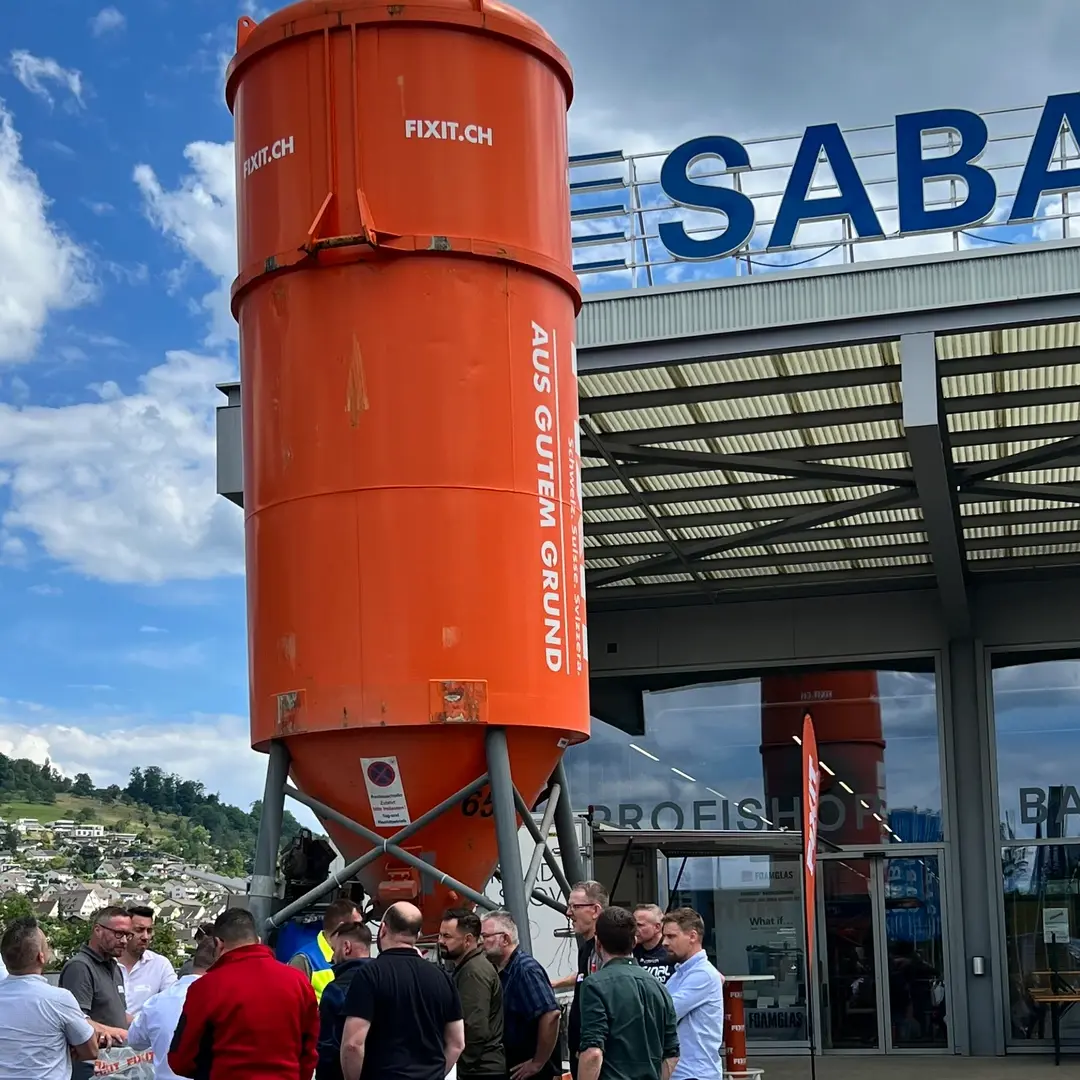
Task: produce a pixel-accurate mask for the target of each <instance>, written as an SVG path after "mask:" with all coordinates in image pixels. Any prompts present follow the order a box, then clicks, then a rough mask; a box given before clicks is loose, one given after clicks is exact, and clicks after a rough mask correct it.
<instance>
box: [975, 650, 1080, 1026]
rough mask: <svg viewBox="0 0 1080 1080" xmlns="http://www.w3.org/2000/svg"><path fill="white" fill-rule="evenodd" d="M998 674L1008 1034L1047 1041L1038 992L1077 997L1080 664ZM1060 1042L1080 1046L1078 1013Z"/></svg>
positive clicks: (1002, 669)
mask: <svg viewBox="0 0 1080 1080" xmlns="http://www.w3.org/2000/svg"><path fill="white" fill-rule="evenodd" d="M998 663H999V665H1000V666H997V667H996V669H995V670H994V673H993V693H994V727H995V737H996V750H997V774H998V785H997V787H998V810H999V813H998V818H999V824H998V827H999V830H1000V837H1001V877H1002V880H1001V895H1002V903H1003V905H1004V917H1005V918H1004V922H1005V959H1006V965H1007V970H1008V1006H1009V1016H1008V1021H1009V1022H1008V1028H1007V1030H1008V1032H1009V1036H1010V1041H1012V1042H1013V1043H1015V1044H1020V1045H1023V1044H1030V1043H1033V1042H1034V1043H1037V1044H1039V1043H1041V1044H1048V1043H1049V1042H1050V1040H1051V1018H1050V1008H1049V1006H1048V1005H1047V1004H1046V1003H1045V1002H1043V1001H1040V1000H1039V998H1040V991H1042V992H1043V993H1045V992H1046V991H1047V990H1049V989H1058V990H1061V989H1076V988H1077V987H1080V843H1068V842H1066V841H1068V840H1070V839H1073V840H1075V838H1077V837H1080V795H1078V793H1077V792H1078V787H1080V768H1078V765H1080V660H1075V659H1062V660H1044V661H1040V662H1036V663H1021V664H1018V663H1008V662H1004V661H998ZM1061 1040H1062V1043H1063V1044H1065V1045H1068V1044H1072V1045H1074V1046H1075V1045H1076V1044H1077V1043H1080V1006H1077V1005H1071V1006H1069V1007H1067V1008H1065V1009H1063V1010H1062V1015H1061Z"/></svg>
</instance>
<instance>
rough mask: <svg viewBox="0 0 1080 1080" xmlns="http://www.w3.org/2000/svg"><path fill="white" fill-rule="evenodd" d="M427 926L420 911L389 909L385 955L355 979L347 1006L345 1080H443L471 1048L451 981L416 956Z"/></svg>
mask: <svg viewBox="0 0 1080 1080" xmlns="http://www.w3.org/2000/svg"><path fill="white" fill-rule="evenodd" d="M422 924H423V916H422V915H421V913H420V909H419V908H418V907H416V905H415V904H409V903H405V902H404V901H402V902H400V903H397V904H393V905H391V906H390V907H388V908H387V909H386V914H384V915H383V918H382V923H381V925H380V926H379V937H378V944H379V955H378V956H377V957H376V958H375V960H374V961H372V962H371V963H370V964H365V965H364V966H363V967H362V968H360V969H359V970H358V971H357V973H356V975H355V976H354V977H353V981H352V985H351V986H350V987H349V993H348V995H347V997H346V998H345V1007H344V1009H343V1010H342V1015H343V1016H345V1017H346V1020H345V1030H344V1033H343V1035H342V1039H341V1062H340V1064H341V1077H342V1080H360V1073H361V1072H363V1074H364V1080H402V1078H403V1077H404V1078H407V1080H443V1078H444V1077H445V1076H446V1075H447V1074H448V1073H449V1072H450V1070H451V1069H452V1068H453V1067H454V1066H455V1065H456V1064H457V1059H458V1057H459V1056H460V1055H461V1051H462V1050H463V1049H464V1048H465V1024H464V1022H463V1020H462V1016H461V999H460V998H459V997H458V992H457V988H456V987H455V986H454V982H453V979H452V978H451V977H450V975H449V974H448V973H447V972H445V971H444V970H443V969H442V968H441V967H439V966H438V965H436V964H432V963H430V962H429V961H427V960H425V959H424V958H423V957H422V956H421V955H420V954H419V953H418V952H417V949H416V942H417V939H418V938H419V936H420V928H421V926H422ZM324 1077H326V1078H327V1080H330V1078H329V1074H320V1077H319V1080H324ZM332 1080H337V1078H336V1077H334V1078H332Z"/></svg>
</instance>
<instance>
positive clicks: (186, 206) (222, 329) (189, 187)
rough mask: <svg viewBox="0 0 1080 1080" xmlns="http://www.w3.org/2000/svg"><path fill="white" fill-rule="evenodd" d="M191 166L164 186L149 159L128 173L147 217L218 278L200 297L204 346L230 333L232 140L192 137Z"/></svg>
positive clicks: (233, 241) (233, 254)
mask: <svg viewBox="0 0 1080 1080" xmlns="http://www.w3.org/2000/svg"><path fill="white" fill-rule="evenodd" d="M184 157H186V158H187V160H188V164H189V165H190V167H191V172H190V173H189V174H188V175H187V176H185V177H184V178H183V179H182V180H181V182H180V186H179V187H178V188H176V189H175V190H173V191H167V190H166V189H165V188H163V187H162V186H161V182H160V181H159V180H158V178H157V176H156V175H155V173H154V170H153V169H152V168H151V167H150V166H149V165H137V166H136V167H135V173H134V179H135V183H136V184H137V185H138V187H139V190H140V191H141V192H142V196H143V204H144V207H145V210H146V214H147V216H148V217H149V218H150V220H151V221H152V222H153V223H154V224H155V225H156V226H157V227H158V228H159V229H160V230H161V231H162V232H163V233H164V234H165V235H166V236H168V237H170V238H171V239H172V240H174V241H175V242H176V243H177V244H179V246H180V247H181V249H182V250H183V251H184V253H185V255H186V256H187V257H188V260H189V261H190V260H195V261H196V262H198V263H200V264H201V265H202V266H203V267H204V268H205V269H206V270H208V271H209V272H210V273H211V274H212V275H213V276H214V277H215V278H216V279H217V281H218V284H217V287H216V288H215V289H214V290H213V291H212V292H210V293H208V294H207V295H206V296H204V297H203V298H202V302H201V309H202V310H203V311H205V312H206V313H207V315H209V317H210V330H209V336H208V337H207V339H206V344H207V345H208V346H211V347H214V346H218V345H221V344H223V343H225V342H229V341H233V340H235V338H236V323H235V321H234V320H233V317H232V315H231V314H230V312H229V286H230V283H231V282H232V279H233V278H234V277H235V276H236V173H235V167H234V156H233V144H232V143H231V142H230V143H210V142H194V143H191V144H190V145H189V146H187V147H186V148H185V150H184Z"/></svg>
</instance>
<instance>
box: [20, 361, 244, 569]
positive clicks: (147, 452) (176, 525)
mask: <svg viewBox="0 0 1080 1080" xmlns="http://www.w3.org/2000/svg"><path fill="white" fill-rule="evenodd" d="M233 376H234V368H233V366H232V363H231V362H230V361H227V360H225V359H222V358H218V357H209V356H198V355H195V354H193V353H188V352H171V353H168V354H167V355H166V359H165V363H163V364H161V365H159V366H158V367H155V368H152V369H151V370H150V371H148V372H147V373H146V374H145V375H143V376H142V377H141V378H140V379H139V388H138V390H136V391H135V392H134V393H132V394H123V393H122V392H121V391H120V389H119V387H118V386H117V385H116V384H115V383H112V382H107V383H104V384H102V385H100V386H97V387H96V388H95V390H96V393H97V395H98V399H97V400H96V401H90V402H85V403H80V404H78V405H69V406H64V407H62V408H42V407H27V408H22V409H18V408H14V407H12V406H8V405H0V464H3V465H4V466H6V468H7V469H8V470H9V471H10V473H11V479H10V506H9V509H8V511H7V513H6V514H5V515H4V519H3V524H4V525H5V526H6V528H7V529H8V530H9V531H10V532H11V533H12V534H19V535H24V534H32V535H33V536H35V537H36V538H37V540H38V542H39V543H40V544H41V546H42V547H43V548H44V550H45V552H46V553H47V554H48V555H50V556H51V557H52V558H54V559H56V560H58V561H60V562H63V563H66V564H67V565H69V566H72V567H73V568H74V569H76V570H79V571H81V572H82V573H84V574H87V575H89V576H91V577H95V578H99V579H101V580H104V581H112V582H161V581H165V580H167V579H170V578H211V577H215V576H217V575H220V574H238V573H242V572H243V544H242V525H241V520H240V514H239V512H238V511H237V510H236V508H235V507H233V506H232V505H231V504H230V503H228V502H226V501H225V500H224V499H222V498H220V497H219V496H218V495H217V493H216V482H215V434H214V406H215V405H216V404H217V400H216V398H217V396H218V395H217V391H216V390H215V389H214V384H215V383H217V382H222V381H224V380H227V379H229V378H232V377H233ZM15 538H16V539H18V538H19V537H18V535H16V536H15Z"/></svg>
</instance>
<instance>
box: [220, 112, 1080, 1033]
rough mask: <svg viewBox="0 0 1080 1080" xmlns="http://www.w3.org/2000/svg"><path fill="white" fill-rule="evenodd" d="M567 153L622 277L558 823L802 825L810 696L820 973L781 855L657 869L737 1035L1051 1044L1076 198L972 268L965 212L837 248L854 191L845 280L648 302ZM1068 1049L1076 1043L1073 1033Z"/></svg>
mask: <svg viewBox="0 0 1080 1080" xmlns="http://www.w3.org/2000/svg"><path fill="white" fill-rule="evenodd" d="M1070 101H1071V98H1070ZM1067 104H1068V103H1067ZM1075 104H1076V103H1075V102H1072V103H1071V105H1070V107H1073V106H1075ZM1049 108H1050V106H1049V103H1048V105H1047V109H1048V110H1049ZM1057 122H1058V126H1059V128H1060V126H1061V117H1060V116H1058V117H1057ZM1043 126H1045V125H1044V124H1043V123H1042V122H1041V121H1040V125H1039V131H1041V129H1042V127H1043ZM1067 126H1068V125H1066V127H1067ZM1040 137H1041V136H1040V135H1039V133H1038V131H1037V132H1036V135H1035V140H1036V144H1035V149H1033V150H1032V155H1033V157H1037V156H1038V154H1037V153H1036V151H1037V150H1038V146H1039V143H1038V140H1039V138H1040ZM950 139H951V136H950ZM991 141H993V140H991ZM1044 141H1045V140H1044ZM950 145H951V143H950ZM834 149H835V145H834ZM1044 149H1045V148H1044ZM874 153H876V151H873V150H867V151H866V155H865V156H866V157H868V158H869V157H872V156H873V155H874ZM801 156H802V150H800V151H799V155H798V157H799V158H801ZM854 157H856V158H858V157H859V154H855V155H854ZM1069 160H1070V159H1069V158H1068V155H1067V153H1066V151H1064V150H1063V151H1062V162H1061V164H1062V167H1063V168H1064V167H1065V166H1066V164H1067V162H1068V161H1069ZM572 164H573V166H574V168H572V170H571V188H572V191H574V193H575V196H576V200H577V201H576V202H575V207H576V209H575V213H574V216H575V221H576V222H583V223H587V222H593V223H594V226H595V227H593V228H592V229H591V231H590V230H588V229H587V230H586V231H585V232H582V231H581V228H580V225H576V226H575V227H576V228H577V229H578V233H577V235H576V238H575V239H576V243H577V245H578V247H579V248H581V247H589V248H592V249H594V248H596V247H598V246H600V247H603V245H608V248H607V249H605V250H603V251H601V252H600V254H599V255H598V256H589V259H590V261H584V262H582V263H581V264H580V265H579V267H578V270H579V273H581V274H582V275H583V279H586V278H587V277H588V276H589V275H593V276H594V278H595V280H596V281H598V282H600V284H601V287H602V288H606V287H612V286H619V288H617V289H613V290H612V291H594V292H591V293H589V294H588V296H587V299H586V302H585V305H584V308H583V311H582V313H581V316H580V318H579V322H578V343H577V349H578V352H577V357H578V379H579V392H580V401H581V415H582V419H581V446H580V451H581V459H582V466H583V468H582V478H581V479H582V484H581V491H582V495H583V508H584V518H585V543H586V568H587V589H588V592H587V598H588V628H589V633H588V640H589V664H590V670H591V698H592V703H591V711H592V714H593V727H592V737H591V739H590V741H589V742H588V743H586V744H583V745H580V746H577V747H573V748H571V749H570V750H569V751H568V752H567V756H566V765H567V771H568V776H569V780H570V784H571V789H572V795H573V800H574V804H575V806H576V807H578V808H581V809H584V808H585V807H591V808H592V811H593V813H594V815H595V817H596V818H597V819H599V820H606V821H610V822H611V823H612V824H614V825H617V826H620V827H623V828H641V829H663V830H672V829H677V830H686V831H693V830H720V829H723V830H738V831H744V832H767V831H769V830H777V829H786V828H791V829H798V827H799V826H798V822H799V820H800V817H799V813H800V807H799V794H800V791H801V784H800V777H799V756H798V752H799V751H798V746H797V745H796V743H795V740H794V738H793V736H794V735H795V734H796V733H797V732H798V731H799V730H801V720H802V717H803V715H804V713H805V712H806V711H807V710H809V711H810V712H811V714H812V715H813V716H814V719H815V724H816V727H817V729H818V741H819V747H820V753H821V760H822V765H823V770H824V775H823V777H822V779H823V785H822V797H821V839H822V845H821V848H820V866H819V873H818V889H819V893H818V897H817V911H818V917H817V922H818V929H817V933H818V942H817V957H818V962H817V964H816V965H815V968H816V970H813V971H809V972H808V971H807V965H806V947H805V945H806V943H805V940H804V934H803V929H802V920H801V914H800V913H801V910H802V897H801V893H800V889H801V875H800V874H799V873H798V868H797V865H796V863H797V860H796V859H794V858H792V857H782V856H776V855H773V856H762V857H738V858H734V857H732V858H720V859H718V858H704V857H703V858H700V859H678V860H670V861H669V864H668V866H667V871H666V873H667V875H668V877H667V880H666V882H665V883H664V884H665V888H666V891H667V894H668V895H669V897H671V898H672V899H675V900H678V901H679V902H689V903H692V904H693V905H694V906H695V907H697V908H698V909H699V910H701V911H702V913H703V915H704V916H705V918H706V922H707V929H708V931H709V938H710V941H709V948H710V951H711V952H712V953H713V955H714V956H715V957H716V959H717V962H718V963H719V965H720V966H721V968H722V969H725V970H728V971H729V972H738V973H741V974H762V975H768V976H770V977H771V978H770V980H769V981H767V982H763V983H759V984H757V988H756V990H754V991H752V993H751V994H750V995H749V997H750V1000H748V1010H749V1011H748V1020H747V1026H748V1036H749V1038H750V1041H751V1046H752V1047H754V1048H756V1050H757V1052H759V1053H762V1052H766V1053H767V1052H799V1051H802V1052H805V1050H806V1048H808V1047H809V1045H810V1042H811V1037H813V1042H814V1044H815V1045H816V1046H817V1047H819V1048H820V1049H821V1051H822V1052H824V1053H838V1054H840V1053H860V1054H879V1053H880V1054H893V1053H900V1054H903V1053H921V1054H927V1053H930V1054H966V1055H999V1054H1004V1053H1024V1052H1032V1051H1040V1052H1044V1051H1046V1050H1047V1049H1048V1047H1049V1044H1050V1020H1049V1016H1048V1014H1047V1008H1046V1006H1045V1005H1041V1004H1040V1003H1039V1002H1038V1001H1037V1000H1036V999H1035V998H1034V997H1033V995H1032V990H1033V989H1034V988H1035V987H1036V986H1037V985H1039V980H1040V979H1042V978H1043V976H1044V975H1045V973H1047V972H1051V971H1062V972H1064V971H1073V972H1074V973H1075V972H1076V971H1077V970H1078V969H1080V794H1078V792H1080V573H1078V567H1080V562H1078V553H1080V531H1078V529H1077V523H1078V522H1080V471H1078V470H1080V391H1078V390H1077V387H1078V385H1080V291H1078V283H1080V246H1077V244H1076V243H1075V242H1074V241H1073V240H1072V239H1071V230H1070V221H1071V219H1070V217H1069V213H1068V206H1067V203H1063V202H1062V200H1061V198H1060V196H1059V197H1058V203H1057V209H1056V211H1054V208H1053V207H1050V208H1047V207H1046V206H1043V207H1042V209H1041V210H1040V213H1042V214H1043V216H1044V220H1046V221H1053V222H1054V223H1055V226H1056V227H1058V228H1059V229H1060V231H1061V234H1062V239H1060V240H1056V241H1043V242H1030V243H1028V242H1021V239H1022V238H1017V237H1016V236H1015V235H1012V239H1008V238H1004V239H1003V242H1002V243H1001V244H999V245H996V246H993V245H991V246H987V247H983V248H981V249H979V250H974V249H973V247H972V245H970V244H966V243H965V244H962V243H960V236H961V233H962V232H963V227H964V226H965V223H964V222H963V221H961V222H959V225H958V228H957V230H956V231H955V232H954V234H953V240H954V241H955V243H953V244H952V245H951V247H952V250H949V246H946V249H945V250H944V251H943V252H942V253H940V254H932V255H928V256H917V257H913V258H905V259H898V260H891V261H882V260H879V261H867V260H862V261H860V260H859V259H858V258H857V257H856V254H855V253H856V250H857V249H858V245H859V242H860V240H861V239H868V238H866V237H859V236H857V235H854V234H853V233H852V229H851V225H852V221H855V222H856V224H858V222H857V220H856V219H857V217H858V215H855V217H853V216H852V214H851V213H850V211H851V203H850V200H847V201H845V200H844V199H843V198H841V203H840V204H839V206H838V208H836V207H834V209H838V212H837V213H835V214H833V215H832V217H833V218H835V219H836V220H835V221H834V222H833V224H836V225H837V226H838V227H841V231H840V233H838V236H839V240H838V241H837V246H839V247H840V248H842V256H843V261H841V262H840V263H838V264H834V265H828V266H824V267H820V268H811V269H809V270H807V269H805V268H801V267H800V268H794V267H792V268H790V269H783V268H781V269H780V270H778V271H776V270H775V268H773V271H772V272H768V273H760V272H754V249H753V239H752V236H751V240H750V241H749V245H750V246H748V247H747V246H744V247H743V248H742V249H741V251H740V252H736V253H735V254H734V255H730V253H728V254H729V255H730V259H729V263H728V265H729V270H728V271H727V272H726V273H718V274H714V275H713V276H712V277H707V278H706V279H705V280H696V281H682V282H681V283H671V282H678V281H679V278H680V276H685V275H681V268H685V267H686V266H687V265H688V264H687V263H686V262H677V261H675V260H673V259H671V258H665V257H663V256H662V255H659V256H658V255H656V245H657V243H661V244H663V243H666V242H665V241H663V240H662V237H663V232H662V229H658V228H657V227H656V226H655V225H652V226H650V225H648V224H647V223H646V221H645V219H646V216H647V215H649V214H650V213H653V212H657V211H663V212H666V210H670V209H671V207H672V203H671V202H670V201H669V202H667V203H666V204H665V203H663V201H662V200H661V201H659V202H658V201H656V200H653V201H652V202H650V201H649V191H648V187H649V184H650V183H652V184H655V182H656V181H655V178H653V179H651V180H650V179H648V178H647V179H645V180H642V179H641V175H642V171H643V170H645V169H646V166H647V163H643V162H640V161H639V162H635V161H633V160H630V159H625V158H624V157H623V156H622V155H621V154H607V155H589V156H587V157H586V158H584V159H578V160H577V161H575V162H573V163H572ZM616 164H617V165H618V168H616V169H615V171H614V172H612V171H611V170H612V169H613V168H614V167H615V165H616ZM795 166H796V170H795V171H796V172H797V167H798V159H797V160H796V162H795ZM597 168H600V169H601V170H604V169H606V170H608V172H607V173H602V174H601V175H600V176H599V178H596V174H595V172H594V173H588V172H587V171H586V172H577V173H575V171H574V170H575V169H577V170H589V169H592V170H595V169H597ZM1002 168H1003V169H1004V166H1002ZM1070 168H1071V166H1070ZM619 170H621V171H619ZM1027 171H1030V170H1025V176H1026V172H1027ZM1075 173H1077V170H1076V169H1075V168H1072V171H1071V172H1070V179H1071V180H1076V184H1074V186H1080V180H1078V179H1077V177H1076V176H1074V175H1073V174H1075ZM577 175H582V176H585V177H586V178H585V179H580V180H575V176H577ZM891 175H892V180H891V181H890V182H891V183H892V184H893V185H894V188H895V185H896V175H897V174H896V172H895V171H894V172H893V173H892V174H891ZM1002 175H1003V174H1002ZM999 179H1000V178H999ZM874 182H878V181H874ZM882 182H884V181H882ZM870 183H871V181H867V187H869V186H870ZM1014 183H1017V184H1020V185H1021V186H1023V184H1025V183H1027V181H1026V180H1023V181H1020V180H1016V181H1014ZM807 184H809V179H808V180H807ZM790 186H791V184H790V183H789V185H788V187H789V188H790ZM999 186H1000V185H999ZM1028 189H1031V184H1028ZM1016 190H1017V189H1016V188H1015V187H1014V188H1013V189H1012V191H1011V192H1004V194H1008V195H1012V194H1015V192H1016ZM1025 190H1027V189H1025ZM612 192H616V193H617V194H616V195H612ZM1040 193H1041V190H1040V191H1036V194H1040ZM775 194H777V195H778V194H779V192H776V193H775ZM841 194H843V193H841ZM848 194H849V195H850V192H849V193H848ZM1030 195H1031V191H1030V190H1028V196H1030ZM1028 196H1025V197H1026V198H1027V197H1028ZM767 197H768V192H767V190H766V191H765V194H762V195H761V199H762V200H766V201H767ZM787 198H788V196H787V195H786V194H785V195H784V201H785V202H786V201H787ZM838 198H840V196H838ZM613 200H616V201H615V202H614V204H613ZM944 202H945V204H947V205H951V206H953V207H954V208H955V207H956V206H957V205H961V203H962V199H959V198H958V196H957V195H956V192H955V189H954V191H953V193H952V196H951V203H950V202H949V199H948V198H946V199H945V200H944ZM703 205H712V204H703ZM1040 205H1042V204H1040ZM665 208H666V210H665ZM894 209H895V207H894ZM781 210H783V207H781ZM773 212H774V214H777V212H776V211H775V210H774V211H773ZM777 216H782V215H780V214H777ZM805 216H809V215H805ZM884 216H885V215H884V212H883V214H882V219H883V220H884ZM789 217H790V215H789ZM668 220H670V219H668ZM954 220H955V219H954ZM620 222H621V224H620ZM596 223H599V224H596ZM613 223H614V224H613ZM627 223H629V225H628V224H627ZM766 223H767V224H774V222H773V221H767V222H766ZM796 224H797V222H796ZM751 225H753V219H751ZM999 225H1000V222H999ZM998 227H999V226H992V228H998ZM691 231H693V230H691ZM698 231H699V232H700V231H701V229H698ZM965 235H966V234H965ZM869 239H873V237H870V238H869ZM1027 239H1029V240H1036V241H1037V240H1038V239H1039V238H1038V237H1035V236H1030V235H1029V236H1028V237H1027ZM818 240H820V243H821V244H824V243H829V242H831V240H830V239H829V238H827V237H818ZM815 242H816V241H815ZM793 246H795V247H799V246H800V245H797V244H796V245H793ZM819 246H820V244H819ZM802 247H803V248H806V247H807V245H806V244H803V245H802ZM829 250H832V249H831V248H830V249H829ZM669 252H670V248H669ZM628 253H629V254H628ZM848 256H850V257H848ZM740 259H741V260H743V261H744V263H745V266H742V265H741V264H740V263H739V260H740ZM673 266H674V267H675V268H676V269H677V270H680V273H674V272H673V271H672V270H671V267H673ZM620 275H622V276H620ZM664 282H668V283H667V284H664ZM627 285H629V286H631V287H629V288H627V287H625V286H627ZM222 390H223V391H224V392H225V394H226V395H227V398H228V403H227V404H226V405H225V406H223V407H222V408H221V409H220V410H219V422H218V441H219V464H218V483H219V491H221V493H222V494H224V495H225V496H226V497H229V498H231V499H233V500H234V501H236V502H238V503H242V499H243V478H242V467H241V460H240V439H241V433H240V424H239V415H240V410H239V403H240V394H241V388H240V387H239V385H230V386H227V387H222ZM1073 754H1076V755H1077V756H1076V757H1074V756H1073ZM1074 980H1080V975H1074ZM808 1000H809V1004H810V1005H811V1006H812V1007H811V1009H809V1010H808V1008H807V1005H808ZM1061 1031H1062V1039H1063V1042H1064V1043H1065V1044H1066V1045H1068V1044H1069V1043H1072V1044H1075V1045H1080V1013H1078V1012H1077V1011H1076V1010H1074V1011H1073V1012H1071V1013H1068V1014H1066V1016H1065V1018H1064V1019H1063V1021H1062V1029H1061Z"/></svg>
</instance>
